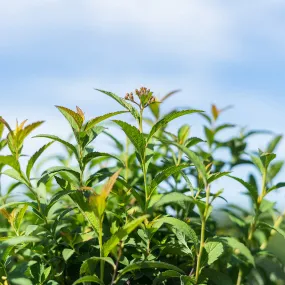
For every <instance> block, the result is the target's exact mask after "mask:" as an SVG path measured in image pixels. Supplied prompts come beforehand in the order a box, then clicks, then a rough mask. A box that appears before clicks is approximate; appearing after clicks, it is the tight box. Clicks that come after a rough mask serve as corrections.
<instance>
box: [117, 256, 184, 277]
mask: <svg viewBox="0 0 285 285" xmlns="http://www.w3.org/2000/svg"><path fill="white" fill-rule="evenodd" d="M142 269H148V270H151V269H168V270H174V271H176V272H179V273H182V274H185V272H184V271H183V270H181V269H180V268H178V267H176V266H174V265H172V264H169V263H165V262H158V261H143V262H139V263H133V264H131V265H128V266H126V267H125V268H124V269H123V270H121V271H120V274H119V276H118V278H117V279H118V280H120V279H121V278H122V276H123V275H125V274H126V273H128V272H132V271H137V270H142Z"/></svg>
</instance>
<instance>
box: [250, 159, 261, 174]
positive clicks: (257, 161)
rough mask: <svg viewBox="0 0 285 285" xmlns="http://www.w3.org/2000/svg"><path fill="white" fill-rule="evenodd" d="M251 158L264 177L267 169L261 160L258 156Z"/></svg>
mask: <svg viewBox="0 0 285 285" xmlns="http://www.w3.org/2000/svg"><path fill="white" fill-rule="evenodd" d="M250 158H251V160H252V162H253V163H254V164H255V166H256V167H257V169H259V171H260V173H261V174H262V175H264V173H265V167H264V165H263V163H262V161H261V159H260V158H259V157H257V156H253V155H252V156H251V157H250Z"/></svg>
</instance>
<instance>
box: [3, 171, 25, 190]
mask: <svg viewBox="0 0 285 285" xmlns="http://www.w3.org/2000/svg"><path fill="white" fill-rule="evenodd" d="M3 174H5V175H7V176H9V177H11V178H13V179H15V180H17V181H19V182H21V183H22V184H24V185H26V186H28V182H27V181H26V180H25V179H24V178H23V177H22V175H21V174H20V173H19V172H18V171H16V170H15V169H13V168H9V169H6V170H5V171H4V172H3Z"/></svg>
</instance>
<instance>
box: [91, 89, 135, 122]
mask: <svg viewBox="0 0 285 285" xmlns="http://www.w3.org/2000/svg"><path fill="white" fill-rule="evenodd" d="M95 90H97V91H99V92H102V93H104V94H106V95H107V96H109V97H111V98H113V99H114V100H116V101H117V102H118V103H119V104H120V105H121V106H123V107H124V108H126V109H127V110H128V111H129V112H130V113H131V114H132V115H133V117H134V118H135V119H136V120H137V121H140V114H139V112H138V111H137V109H136V108H134V107H133V106H132V105H131V104H130V103H128V102H127V101H126V100H125V99H123V98H121V97H119V96H117V95H116V94H114V93H112V92H108V91H104V90H100V89H95Z"/></svg>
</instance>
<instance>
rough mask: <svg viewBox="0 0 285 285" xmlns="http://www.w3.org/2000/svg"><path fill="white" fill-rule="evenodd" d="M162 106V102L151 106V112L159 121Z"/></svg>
mask: <svg viewBox="0 0 285 285" xmlns="http://www.w3.org/2000/svg"><path fill="white" fill-rule="evenodd" d="M160 104H161V103H160V102H155V103H152V104H150V105H149V109H150V111H151V112H152V114H153V115H154V117H155V118H156V119H157V120H158V119H159V113H160Z"/></svg>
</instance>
